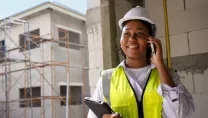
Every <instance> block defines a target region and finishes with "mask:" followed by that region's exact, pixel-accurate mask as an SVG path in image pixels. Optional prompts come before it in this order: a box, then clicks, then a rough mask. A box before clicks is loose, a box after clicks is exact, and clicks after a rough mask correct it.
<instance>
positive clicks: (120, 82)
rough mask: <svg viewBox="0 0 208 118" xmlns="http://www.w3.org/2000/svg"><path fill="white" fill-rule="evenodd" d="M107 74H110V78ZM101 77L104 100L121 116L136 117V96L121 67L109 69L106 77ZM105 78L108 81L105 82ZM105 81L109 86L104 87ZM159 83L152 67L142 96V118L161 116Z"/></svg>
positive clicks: (156, 73) (158, 117)
mask: <svg viewBox="0 0 208 118" xmlns="http://www.w3.org/2000/svg"><path fill="white" fill-rule="evenodd" d="M109 75H111V78H110V77H109ZM103 77H104V78H103V92H104V96H105V101H107V102H108V103H109V105H110V106H111V108H112V109H113V110H114V111H115V112H119V113H120V114H121V115H122V116H123V118H138V117H139V114H138V105H137V102H136V97H135V94H134V92H133V89H132V87H131V85H130V84H129V82H128V79H127V77H126V75H125V72H124V70H123V67H121V66H120V67H118V68H116V69H115V70H114V71H113V70H111V72H108V77H106V76H105V75H104V76H103ZM106 78H108V79H106ZM107 80H108V81H109V82H107ZM105 83H106V84H107V83H110V87H107V89H106V84H105ZM159 85H160V78H159V74H158V72H157V70H156V69H153V70H152V73H151V75H150V78H149V82H148V83H147V86H146V90H145V93H144V97H143V113H144V118H161V117H162V97H161V96H160V95H159V94H158V93H157V88H158V86H159ZM109 93H110V95H109ZM106 96H107V97H106ZM109 96H110V99H109ZM109 101H110V102H109Z"/></svg>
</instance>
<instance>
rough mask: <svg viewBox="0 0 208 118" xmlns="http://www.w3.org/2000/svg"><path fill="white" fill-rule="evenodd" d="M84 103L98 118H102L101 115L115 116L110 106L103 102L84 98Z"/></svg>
mask: <svg viewBox="0 0 208 118" xmlns="http://www.w3.org/2000/svg"><path fill="white" fill-rule="evenodd" d="M84 102H85V104H86V105H87V106H88V107H89V108H90V109H91V110H92V112H93V113H94V114H95V115H96V116H97V117H98V118H102V117H103V114H115V112H114V111H113V110H112V109H111V108H110V106H109V105H108V104H107V103H105V102H103V101H100V100H95V99H93V98H90V97H85V98H84Z"/></svg>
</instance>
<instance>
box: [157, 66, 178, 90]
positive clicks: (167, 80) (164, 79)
mask: <svg viewBox="0 0 208 118" xmlns="http://www.w3.org/2000/svg"><path fill="white" fill-rule="evenodd" d="M157 70H158V72H159V76H160V82H161V84H167V85H169V86H171V87H175V86H176V85H175V84H174V82H173V79H172V78H171V76H170V74H169V72H168V69H167V67H166V65H165V64H164V63H162V64H159V65H158V67H157Z"/></svg>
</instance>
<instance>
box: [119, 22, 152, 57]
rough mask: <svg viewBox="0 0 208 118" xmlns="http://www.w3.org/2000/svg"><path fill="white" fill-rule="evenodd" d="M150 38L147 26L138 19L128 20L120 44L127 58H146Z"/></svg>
mask: <svg viewBox="0 0 208 118" xmlns="http://www.w3.org/2000/svg"><path fill="white" fill-rule="evenodd" d="M148 38H149V31H148V28H147V26H145V25H144V24H143V23H142V22H140V21H138V20H132V21H127V23H126V24H125V25H124V27H123V30H122V35H121V39H120V45H121V48H122V50H123V52H124V54H125V55H126V58H131V59H141V58H142V59H144V58H145V59H146V53H147V48H148V43H147V41H148V40H149V39H148Z"/></svg>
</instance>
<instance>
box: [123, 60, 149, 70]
mask: <svg viewBox="0 0 208 118" xmlns="http://www.w3.org/2000/svg"><path fill="white" fill-rule="evenodd" d="M125 64H126V66H127V67H128V68H143V67H145V66H147V65H148V64H147V60H146V59H145V60H138V59H131V58H127V59H126V60H125Z"/></svg>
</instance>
